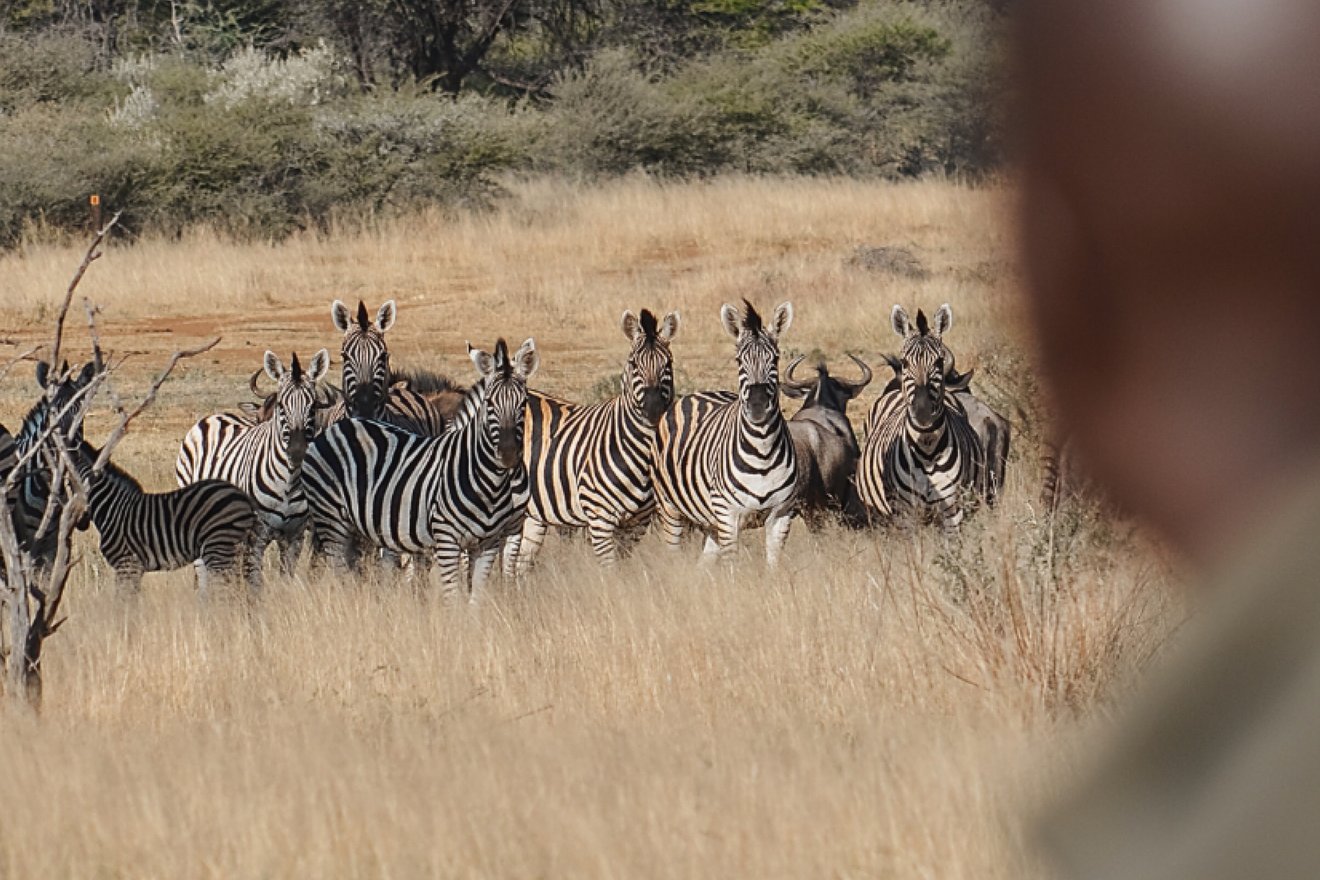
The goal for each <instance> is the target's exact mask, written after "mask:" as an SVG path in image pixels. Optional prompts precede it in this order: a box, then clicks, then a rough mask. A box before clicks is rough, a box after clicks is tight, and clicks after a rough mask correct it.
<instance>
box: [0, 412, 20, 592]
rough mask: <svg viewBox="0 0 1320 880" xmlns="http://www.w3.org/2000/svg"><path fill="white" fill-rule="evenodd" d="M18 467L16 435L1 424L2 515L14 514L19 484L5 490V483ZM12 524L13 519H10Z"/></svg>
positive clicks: (1, 572)
mask: <svg viewBox="0 0 1320 880" xmlns="http://www.w3.org/2000/svg"><path fill="white" fill-rule="evenodd" d="M16 467H18V446H16V445H15V444H14V437H13V435H12V434H10V433H9V429H8V428H6V427H5V426H4V425H0V493H2V494H0V516H8V517H12V516H13V514H14V502H15V501H16V500H17V499H18V486H17V485H15V486H14V487H12V488H11V489H9V490H8V491H5V489H4V484H5V482H6V481H7V480H8V479H9V475H10V474H12V473H13V472H14V468H16ZM10 522H11V524H14V523H13V520H12V519H11V520H10ZM4 567H5V566H4V560H3V559H0V578H3V577H4Z"/></svg>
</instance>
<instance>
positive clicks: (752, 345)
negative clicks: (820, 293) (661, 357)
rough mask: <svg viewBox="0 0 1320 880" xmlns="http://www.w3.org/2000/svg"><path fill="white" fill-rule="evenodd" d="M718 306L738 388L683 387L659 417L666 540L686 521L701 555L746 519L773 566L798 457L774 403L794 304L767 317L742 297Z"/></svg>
mask: <svg viewBox="0 0 1320 880" xmlns="http://www.w3.org/2000/svg"><path fill="white" fill-rule="evenodd" d="M744 305H745V309H744V311H742V312H739V310H738V309H737V308H735V307H734V306H731V305H725V306H724V308H723V309H722V310H721V311H720V317H721V319H722V321H723V324H724V329H725V331H726V332H728V333H729V335H730V336H732V337H733V338H734V339H735V340H737V357H738V393H737V394H736V395H734V394H731V393H728V392H714V393H705V394H696V395H689V396H686V397H683V398H680V399H679V401H678V403H677V404H676V405H675V406H674V407H673V408H672V409H671V410H670V411H669V412H668V413H666V414H665V416H664V417H663V418H662V419H661V420H660V425H659V431H658V434H657V436H656V446H655V459H654V460H655V490H656V501H657V504H658V515H659V518H660V524H661V527H662V529H663V531H664V535H665V540H666V541H667V542H668V543H669V545H670V546H671V547H677V546H678V544H679V542H680V540H681V539H682V536H683V531H684V529H685V527H686V526H687V525H688V524H691V525H694V526H696V527H697V528H698V529H699V530H701V531H702V532H704V533H705V535H706V545H705V559H713V558H718V557H720V556H723V555H724V554H725V553H727V552H728V551H729V550H731V549H732V548H733V547H734V545H735V544H736V542H737V540H738V534H739V532H740V531H741V530H742V529H744V528H754V527H756V526H758V525H762V524H764V525H765V528H766V542H765V551H766V561H767V562H768V563H769V564H770V565H772V566H773V565H776V564H778V561H779V553H780V549H781V548H782V546H783V543H784V539H785V538H787V537H788V529H789V525H790V524H791V522H792V518H793V513H794V502H795V498H794V484H795V482H796V479H797V459H796V455H795V452H794V448H793V438H792V436H791V435H790V434H789V431H788V423H787V422H786V421H785V419H784V414H783V412H782V411H781V410H780V407H779V338H780V336H781V335H782V334H783V332H784V331H785V330H787V329H788V326H789V324H790V323H792V320H793V307H792V305H791V304H790V303H783V304H782V305H780V306H779V308H777V309H775V313H774V317H773V319H772V320H771V323H770V325H769V326H766V325H764V324H763V323H762V321H761V316H760V315H759V314H757V312H756V310H755V309H754V308H752V305H751V303H748V302H746V301H745V300H744Z"/></svg>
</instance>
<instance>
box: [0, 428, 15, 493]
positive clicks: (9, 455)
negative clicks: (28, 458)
mask: <svg viewBox="0 0 1320 880" xmlns="http://www.w3.org/2000/svg"><path fill="white" fill-rule="evenodd" d="M17 466H18V446H17V445H15V444H14V435H13V434H10V433H9V429H8V428H6V427H5V426H4V425H0V486H3V485H4V482H5V480H7V479H9V475H10V474H12V473H13V472H14V468H15V467H17ZM15 491H17V490H15Z"/></svg>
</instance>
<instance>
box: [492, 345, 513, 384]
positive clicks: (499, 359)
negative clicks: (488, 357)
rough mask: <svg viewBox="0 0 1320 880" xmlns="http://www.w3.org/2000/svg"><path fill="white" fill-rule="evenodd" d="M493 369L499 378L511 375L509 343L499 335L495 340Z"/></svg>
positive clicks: (511, 362) (511, 364)
mask: <svg viewBox="0 0 1320 880" xmlns="http://www.w3.org/2000/svg"><path fill="white" fill-rule="evenodd" d="M495 369H496V371H497V372H498V373H499V376H500V378H501V379H508V378H509V377H511V376H512V375H513V361H511V360H510V359H509V344H508V343H507V342H505V341H504V337H503V336H501V337H500V338H499V339H497V340H496V341H495Z"/></svg>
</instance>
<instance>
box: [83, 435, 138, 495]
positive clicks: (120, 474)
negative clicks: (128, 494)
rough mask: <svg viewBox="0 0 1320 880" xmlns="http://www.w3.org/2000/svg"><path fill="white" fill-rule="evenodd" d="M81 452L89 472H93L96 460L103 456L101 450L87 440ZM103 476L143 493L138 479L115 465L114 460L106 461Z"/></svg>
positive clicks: (102, 468)
mask: <svg viewBox="0 0 1320 880" xmlns="http://www.w3.org/2000/svg"><path fill="white" fill-rule="evenodd" d="M79 452H80V453H81V455H82V456H83V459H84V460H85V462H86V466H87V469H88V470H89V471H90V470H91V468H92V465H94V464H96V459H97V458H98V457H100V455H101V450H100V448H98V447H96V446H93V445H92V444H91V443H89V442H87V441H86V440H84V441H83V442H82V448H81V449H80V450H79ZM101 476H103V477H108V478H110V479H113V480H115V481H117V482H120V483H127V484H128V485H129V486H131V487H132V488H134V489H136V490H137V491H139V492H141V491H143V490H142V484H141V483H139V482H138V480H137V478H136V477H134V476H133V475H132V474H130V473H129V472H128V471H126V470H124V469H123V468H121V467H120V466H119V465H117V464H115V462H114V459H106V462H105V464H104V465H103V466H102V467H101Z"/></svg>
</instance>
